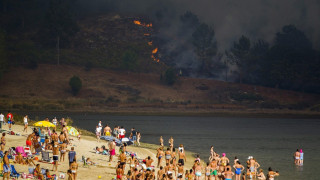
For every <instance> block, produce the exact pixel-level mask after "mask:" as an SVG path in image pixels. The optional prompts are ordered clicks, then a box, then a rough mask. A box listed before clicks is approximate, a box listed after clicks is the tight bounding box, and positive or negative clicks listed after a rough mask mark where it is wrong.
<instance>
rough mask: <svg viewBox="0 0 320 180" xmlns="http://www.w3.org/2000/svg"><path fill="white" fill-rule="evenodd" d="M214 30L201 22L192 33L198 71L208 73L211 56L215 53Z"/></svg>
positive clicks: (216, 48)
mask: <svg viewBox="0 0 320 180" xmlns="http://www.w3.org/2000/svg"><path fill="white" fill-rule="evenodd" d="M214 36H215V33H214V30H213V29H212V28H211V27H209V26H208V25H207V24H205V23H202V24H200V25H199V26H198V28H197V29H196V30H195V32H194V33H193V34H192V37H193V41H192V43H193V45H194V48H195V53H196V54H197V56H198V59H199V60H200V69H199V70H200V73H202V74H205V75H210V74H211V73H210V71H211V66H212V58H213V57H214V56H216V55H217V50H218V47H217V42H216V40H215V38H214Z"/></svg>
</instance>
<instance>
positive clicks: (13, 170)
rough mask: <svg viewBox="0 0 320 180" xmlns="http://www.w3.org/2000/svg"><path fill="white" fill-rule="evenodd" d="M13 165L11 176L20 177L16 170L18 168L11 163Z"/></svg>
mask: <svg viewBox="0 0 320 180" xmlns="http://www.w3.org/2000/svg"><path fill="white" fill-rule="evenodd" d="M10 166H11V174H10V177H14V178H17V179H18V178H19V177H20V174H19V173H18V172H17V171H16V168H15V167H14V165H10Z"/></svg>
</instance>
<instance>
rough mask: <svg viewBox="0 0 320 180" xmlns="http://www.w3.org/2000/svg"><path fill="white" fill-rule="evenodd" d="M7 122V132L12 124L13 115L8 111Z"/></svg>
mask: <svg viewBox="0 0 320 180" xmlns="http://www.w3.org/2000/svg"><path fill="white" fill-rule="evenodd" d="M7 120H8V127H9V131H11V126H12V124H13V123H14V120H13V115H12V114H11V112H10V111H8V114H7Z"/></svg>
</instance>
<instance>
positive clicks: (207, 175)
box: [206, 162, 212, 180]
mask: <svg viewBox="0 0 320 180" xmlns="http://www.w3.org/2000/svg"><path fill="white" fill-rule="evenodd" d="M211 171H212V169H211V166H210V163H209V162H207V167H206V180H211Z"/></svg>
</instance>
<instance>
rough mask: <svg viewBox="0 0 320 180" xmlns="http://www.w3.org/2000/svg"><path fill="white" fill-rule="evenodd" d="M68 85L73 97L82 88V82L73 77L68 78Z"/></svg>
mask: <svg viewBox="0 0 320 180" xmlns="http://www.w3.org/2000/svg"><path fill="white" fill-rule="evenodd" d="M69 85H70V87H71V91H72V94H73V95H74V96H75V95H77V94H78V93H79V91H80V89H81V88H82V81H81V79H80V78H79V77H78V76H73V77H72V78H70V81H69Z"/></svg>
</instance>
